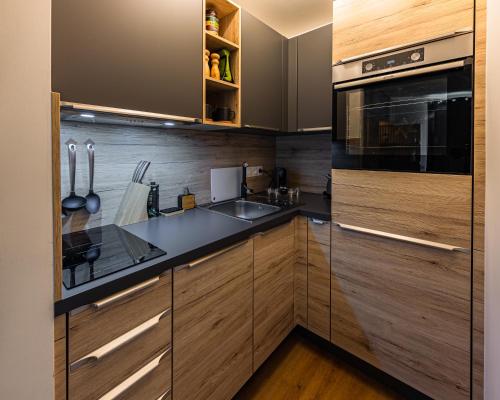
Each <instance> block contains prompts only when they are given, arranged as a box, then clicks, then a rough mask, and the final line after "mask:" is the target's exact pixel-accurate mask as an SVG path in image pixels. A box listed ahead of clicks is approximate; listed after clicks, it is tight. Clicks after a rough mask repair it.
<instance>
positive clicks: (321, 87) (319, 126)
mask: <svg viewBox="0 0 500 400" xmlns="http://www.w3.org/2000/svg"><path fill="white" fill-rule="evenodd" d="M331 55H332V26H331V25H326V26H323V27H321V28H318V29H315V30H313V31H311V32H307V33H305V34H303V35H300V36H298V38H297V129H298V131H299V132H309V131H322V130H330V129H331V127H332V66H331Z"/></svg>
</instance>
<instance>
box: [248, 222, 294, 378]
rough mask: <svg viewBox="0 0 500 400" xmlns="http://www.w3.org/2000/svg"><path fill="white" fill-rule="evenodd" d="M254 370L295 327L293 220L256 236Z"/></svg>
mask: <svg viewBox="0 0 500 400" xmlns="http://www.w3.org/2000/svg"><path fill="white" fill-rule="evenodd" d="M254 246H255V249H254V255H255V265H254V371H255V370H256V369H257V368H259V366H260V365H261V364H262V363H263V362H264V361H265V360H266V358H267V357H268V356H269V355H270V354H271V353H272V352H273V351H274V349H276V347H278V345H279V344H280V343H281V342H282V341H283V339H284V338H286V336H287V335H288V334H289V333H290V331H291V330H292V329H293V327H294V322H293V320H294V318H293V268H294V224H293V221H292V222H290V223H288V224H286V225H283V226H280V227H278V228H275V229H272V230H270V231H267V232H264V234H263V235H261V236H257V237H256V238H255V239H254Z"/></svg>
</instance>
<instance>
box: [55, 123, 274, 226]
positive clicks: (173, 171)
mask: <svg viewBox="0 0 500 400" xmlns="http://www.w3.org/2000/svg"><path fill="white" fill-rule="evenodd" d="M69 138H73V139H74V140H76V141H77V142H78V148H77V149H78V150H77V170H76V192H77V194H79V195H82V196H85V195H86V194H87V193H88V189H89V188H88V181H89V180H88V160H87V153H86V148H85V145H84V142H85V141H86V140H87V139H88V138H91V139H92V140H93V141H94V142H95V178H94V190H95V192H96V193H97V194H99V196H101V200H102V209H101V211H100V212H99V213H98V214H95V215H89V214H88V213H87V212H86V211H84V210H82V211H79V212H77V213H74V214H73V215H71V216H69V217H64V219H63V232H64V233H67V232H71V231H78V230H82V229H89V228H92V227H96V226H101V225H106V224H110V223H113V220H114V217H115V213H116V211H117V209H118V206H119V205H120V201H121V198H122V195H123V193H124V191H125V189H126V187H127V185H128V183H129V182H130V181H131V178H132V173H133V171H134V169H135V166H136V165H137V162H138V161H140V160H149V161H151V166H150V167H149V170H148V172H147V173H146V176H145V178H144V181H143V182H144V183H148V182H150V181H155V182H156V183H158V184H159V185H160V207H161V208H166V207H173V206H176V205H177V195H178V194H180V193H181V192H182V190H183V188H184V187H186V186H188V187H189V189H190V190H191V192H193V193H195V194H196V201H197V203H198V204H202V203H207V202H209V201H210V169H211V168H224V167H235V166H238V165H241V164H242V163H243V162H244V161H247V162H248V163H249V164H250V165H251V166H252V165H262V166H263V167H264V169H265V170H267V171H269V172H270V171H272V169H273V168H274V164H275V155H276V150H275V139H274V138H273V137H265V136H253V135H239V134H238V135H235V134H227V133H221V132H199V131H196V132H195V131H189V130H179V129H177V130H174V129H169V130H168V131H167V130H163V129H152V128H141V127H124V126H112V125H99V124H86V123H75V122H62V123H61V190H62V196H63V197H64V196H66V195H67V194H68V192H69V172H68V157H67V149H66V146H65V145H64V143H65V142H66V141H67V140H68V139H69ZM248 184H249V186H250V187H251V188H252V189H255V190H257V191H262V190H265V189H266V188H267V185H268V184H269V178H268V177H267V176H266V175H263V176H261V177H255V178H249V179H248Z"/></svg>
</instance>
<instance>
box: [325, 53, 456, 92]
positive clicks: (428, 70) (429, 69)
mask: <svg viewBox="0 0 500 400" xmlns="http://www.w3.org/2000/svg"><path fill="white" fill-rule="evenodd" d="M464 65H465V61H464V60H460V61H452V62H449V63H444V64H438V65H431V66H430V67H422V68H416V69H411V70H408V71H402V72H395V73H393V74H388V75H378V76H374V77H371V78H366V79H358V80H357V81H351V82H346V83H338V84H336V85H334V86H333V88H334V89H345V88H349V87H353V86H360V85H368V84H370V83H376V82H382V81H387V80H391V79H397V78H405V77H409V76H416V75H424V74H430V73H432V72H437V71H445V70H448V69H454V68H460V67H463V66H464Z"/></svg>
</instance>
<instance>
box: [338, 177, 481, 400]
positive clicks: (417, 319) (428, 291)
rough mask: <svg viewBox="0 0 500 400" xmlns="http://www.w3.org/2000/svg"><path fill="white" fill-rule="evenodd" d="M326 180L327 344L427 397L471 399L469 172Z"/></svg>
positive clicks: (470, 190) (470, 192)
mask: <svg viewBox="0 0 500 400" xmlns="http://www.w3.org/2000/svg"><path fill="white" fill-rule="evenodd" d="M332 182H333V188H332V224H333V226H332V237H331V271H332V277H331V280H332V281H331V298H332V317H331V341H332V342H333V343H334V344H336V345H338V346H340V347H342V348H344V349H345V350H347V351H349V352H350V353H352V354H354V355H356V356H357V357H359V358H361V359H363V360H365V361H367V362H368V363H370V364H372V365H374V366H375V367H377V368H379V369H381V370H383V371H385V372H387V373H388V374H390V375H392V376H394V377H396V378H397V379H399V380H401V381H403V382H405V383H407V384H408V385H410V386H412V387H414V388H416V389H418V390H420V391H421V392H423V393H425V394H427V395H429V396H431V397H432V398H435V399H437V400H439V399H443V400H448V399H453V400H455V399H457V400H458V399H466V398H469V395H470V340H471V338H470V324H471V312H470V309H471V304H470V302H471V255H470V250H471V218H470V215H471V197H472V181H471V176H466V175H445V174H416V173H393V172H383V171H347V170H333V171H332Z"/></svg>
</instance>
